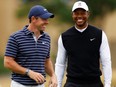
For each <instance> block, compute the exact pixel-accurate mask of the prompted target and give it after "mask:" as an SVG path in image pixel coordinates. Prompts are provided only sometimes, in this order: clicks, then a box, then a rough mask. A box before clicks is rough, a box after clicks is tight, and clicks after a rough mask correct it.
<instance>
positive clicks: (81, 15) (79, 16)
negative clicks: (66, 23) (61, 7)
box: [72, 8, 89, 29]
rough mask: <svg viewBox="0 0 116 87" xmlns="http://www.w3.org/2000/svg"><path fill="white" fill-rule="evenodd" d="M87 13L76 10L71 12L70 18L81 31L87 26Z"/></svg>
mask: <svg viewBox="0 0 116 87" xmlns="http://www.w3.org/2000/svg"><path fill="white" fill-rule="evenodd" d="M88 17H89V12H88V11H85V10H84V9H81V8H78V9H76V10H74V11H73V13H72V18H73V20H74V21H75V24H76V27H77V28H79V29H83V28H85V27H86V26H87V21H88Z"/></svg>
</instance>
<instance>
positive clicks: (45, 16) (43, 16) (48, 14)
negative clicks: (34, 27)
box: [39, 13, 54, 19]
mask: <svg viewBox="0 0 116 87" xmlns="http://www.w3.org/2000/svg"><path fill="white" fill-rule="evenodd" d="M39 17H40V18H44V19H48V18H54V14H52V13H45V14H43V15H41V16H39Z"/></svg>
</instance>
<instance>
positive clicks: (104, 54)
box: [100, 32, 112, 87]
mask: <svg viewBox="0 0 116 87" xmlns="http://www.w3.org/2000/svg"><path fill="white" fill-rule="evenodd" d="M100 58H101V59H100V60H101V64H102V69H103V74H104V87H111V79H112V68H111V54H110V48H109V44H108V40H107V37H106V34H105V33H104V32H102V43H101V47H100Z"/></svg>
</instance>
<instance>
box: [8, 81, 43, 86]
mask: <svg viewBox="0 0 116 87" xmlns="http://www.w3.org/2000/svg"><path fill="white" fill-rule="evenodd" d="M10 87H44V84H42V85H37V86H25V85H22V84H20V83H18V82H16V81H14V80H12V81H11V86H10Z"/></svg>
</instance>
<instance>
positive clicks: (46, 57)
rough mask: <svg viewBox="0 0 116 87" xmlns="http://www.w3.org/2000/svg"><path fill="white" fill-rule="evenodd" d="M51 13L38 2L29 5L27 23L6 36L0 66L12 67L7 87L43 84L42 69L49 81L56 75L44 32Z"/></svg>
mask: <svg viewBox="0 0 116 87" xmlns="http://www.w3.org/2000/svg"><path fill="white" fill-rule="evenodd" d="M53 17H54V15H53V14H52V13H50V12H48V11H47V9H46V8H45V7H43V6H41V5H36V6H33V7H32V8H31V9H30V11H29V14H28V18H29V25H26V26H25V27H24V28H23V29H22V30H19V31H18V32H16V33H14V34H12V35H11V36H10V37H9V40H8V43H7V46H6V52H5V57H4V66H5V67H6V68H9V69H10V70H11V71H12V81H11V87H44V82H45V81H46V78H45V77H46V74H45V72H46V73H47V74H48V75H49V76H50V77H51V80H50V85H51V86H52V87H57V79H56V75H55V73H54V70H53V65H52V61H51V59H50V36H49V35H48V34H47V33H45V32H44V30H45V28H46V25H47V24H48V23H49V22H48V18H53Z"/></svg>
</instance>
